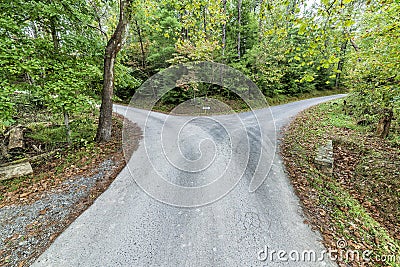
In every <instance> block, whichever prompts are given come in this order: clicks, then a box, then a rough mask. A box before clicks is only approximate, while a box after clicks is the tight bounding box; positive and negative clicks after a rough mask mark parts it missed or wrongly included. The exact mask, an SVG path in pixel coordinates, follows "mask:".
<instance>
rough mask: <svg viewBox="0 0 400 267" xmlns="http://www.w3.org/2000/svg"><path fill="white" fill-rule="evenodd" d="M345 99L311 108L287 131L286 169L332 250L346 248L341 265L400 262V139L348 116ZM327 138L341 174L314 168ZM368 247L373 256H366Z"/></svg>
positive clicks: (308, 215) (284, 142)
mask: <svg viewBox="0 0 400 267" xmlns="http://www.w3.org/2000/svg"><path fill="white" fill-rule="evenodd" d="M342 101H343V100H337V101H335V102H331V103H325V104H321V105H319V106H317V107H314V108H311V109H309V110H307V111H305V112H303V113H302V114H300V115H299V116H298V117H297V118H296V119H295V120H294V121H293V123H292V124H291V125H290V126H289V127H288V128H287V129H286V131H285V135H284V138H283V144H282V154H283V156H284V159H285V164H286V169H287V171H288V174H289V176H290V178H291V180H292V184H293V186H294V188H295V190H296V192H297V194H298V196H299V198H300V199H301V201H302V203H303V206H304V211H305V213H306V215H307V218H308V220H309V222H310V224H311V225H312V226H313V227H314V228H315V229H318V230H319V231H320V232H321V233H322V235H323V238H324V243H325V245H326V247H327V249H333V250H335V249H336V250H339V253H342V254H339V257H338V259H337V261H338V263H339V265H340V266H400V256H399V255H400V204H399V201H400V149H399V145H398V144H397V142H393V140H397V139H398V136H397V135H393V134H392V136H391V140H380V139H378V138H376V137H375V136H374V135H373V134H371V132H370V131H369V129H368V128H365V127H363V126H360V125H357V121H356V120H355V119H354V118H352V117H350V116H347V115H344V114H343V112H342ZM326 140H333V144H334V161H335V162H334V173H333V175H325V174H323V173H321V172H320V171H319V170H318V169H317V168H316V167H315V165H314V158H315V156H316V153H317V149H318V147H319V146H320V145H322V144H324V143H325V142H326ZM339 240H340V241H339ZM338 241H339V242H341V243H340V246H338ZM344 241H345V242H344ZM343 242H344V243H343ZM343 244H344V246H343ZM364 251H367V252H366V253H367V254H370V255H368V256H367V257H365V259H364V258H363V257H362V253H363V252H364ZM354 252H356V254H354ZM346 253H347V254H346ZM352 253H353V256H351V255H350V254H352ZM357 253H358V254H357ZM357 255H359V257H358V258H357ZM368 259H369V261H368Z"/></svg>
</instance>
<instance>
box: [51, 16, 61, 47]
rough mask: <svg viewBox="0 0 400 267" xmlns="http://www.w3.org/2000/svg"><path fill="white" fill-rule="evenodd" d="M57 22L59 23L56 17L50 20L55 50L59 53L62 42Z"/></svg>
mask: <svg viewBox="0 0 400 267" xmlns="http://www.w3.org/2000/svg"><path fill="white" fill-rule="evenodd" d="M56 21H57V18H56V17H55V16H52V17H51V18H50V30H51V38H52V39H53V46H54V50H55V51H56V52H57V51H58V49H59V48H60V42H59V40H58V34H57V28H56Z"/></svg>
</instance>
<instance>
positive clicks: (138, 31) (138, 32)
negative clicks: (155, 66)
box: [135, 19, 146, 69]
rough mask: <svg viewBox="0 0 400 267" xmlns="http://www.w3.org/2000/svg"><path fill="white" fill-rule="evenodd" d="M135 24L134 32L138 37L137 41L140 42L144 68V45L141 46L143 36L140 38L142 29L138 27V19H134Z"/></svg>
mask: <svg viewBox="0 0 400 267" xmlns="http://www.w3.org/2000/svg"><path fill="white" fill-rule="evenodd" d="M135 26H136V32H137V34H138V37H139V43H140V52H141V55H142V68H143V69H144V68H145V65H146V54H145V52H144V46H143V38H142V30H141V29H140V26H139V23H138V21H137V20H136V19H135Z"/></svg>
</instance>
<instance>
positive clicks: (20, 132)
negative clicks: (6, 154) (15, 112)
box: [7, 126, 24, 150]
mask: <svg viewBox="0 0 400 267" xmlns="http://www.w3.org/2000/svg"><path fill="white" fill-rule="evenodd" d="M7 135H8V150H11V149H15V148H23V147H24V128H23V127H22V126H16V127H13V128H11V130H10V131H9V132H8V134H7Z"/></svg>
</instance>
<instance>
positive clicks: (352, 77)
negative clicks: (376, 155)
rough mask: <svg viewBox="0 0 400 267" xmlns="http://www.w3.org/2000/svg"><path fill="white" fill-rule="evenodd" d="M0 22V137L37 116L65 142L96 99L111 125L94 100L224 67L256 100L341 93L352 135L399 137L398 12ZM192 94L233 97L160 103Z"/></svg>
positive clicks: (46, 6) (67, 1)
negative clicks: (364, 129)
mask: <svg viewBox="0 0 400 267" xmlns="http://www.w3.org/2000/svg"><path fill="white" fill-rule="evenodd" d="M0 12H1V17H0V125H1V129H2V131H4V130H5V129H6V128H7V127H9V126H10V125H13V124H16V123H17V122H18V118H19V116H20V115H19V113H20V112H21V110H23V111H25V110H29V111H32V110H33V111H35V112H36V111H37V110H40V111H43V110H45V111H46V112H51V113H52V114H53V116H54V118H56V119H57V120H60V122H61V123H62V124H64V126H65V128H66V136H67V140H68V142H70V141H71V140H69V139H70V136H71V131H74V129H73V128H72V129H71V125H70V120H71V119H73V118H74V116H76V115H77V114H78V115H82V114H89V113H93V112H95V113H96V112H97V111H96V110H97V108H96V105H98V104H99V103H100V100H101V98H102V97H101V96H103V106H104V109H108V114H106V113H104V112H106V111H104V110H103V111H102V116H103V117H104V116H105V117H106V118H108V119H110V116H111V115H110V114H111V113H110V110H109V109H110V105H109V104H107V103H106V104H105V105H104V103H105V102H104V99H105V98H106V101H107V99H109V98H111V97H113V99H114V100H120V101H124V100H125V101H126V100H129V99H130V97H131V96H132V95H133V94H134V92H135V90H136V89H137V88H138V87H139V86H140V85H141V83H142V82H144V81H145V80H146V79H148V78H149V77H150V76H151V75H153V74H155V73H157V72H158V71H160V70H162V69H164V68H167V67H168V66H170V65H172V64H177V63H183V62H189V61H215V62H221V63H225V64H228V65H230V66H232V67H234V68H236V69H238V70H240V71H242V72H243V73H245V74H246V75H247V76H248V77H250V78H251V79H252V80H253V81H254V82H255V83H256V84H257V85H258V86H259V88H260V89H261V90H262V92H263V93H264V95H265V96H266V97H267V98H278V99H279V98H282V97H285V96H299V95H301V94H304V93H308V92H313V91H326V90H332V89H338V88H341V89H349V90H350V91H351V92H352V93H351V96H350V98H349V99H348V101H347V106H346V112H348V113H351V114H353V115H354V116H355V117H357V118H360V123H365V124H368V125H371V127H372V128H371V129H374V131H377V133H378V134H379V135H380V136H382V137H386V136H387V135H388V134H390V130H389V129H391V128H396V127H398V125H397V124H396V120H397V118H398V116H399V111H400V110H399V106H400V105H399V103H400V89H399V81H400V75H399V67H400V66H399V65H400V57H399V53H400V47H399V44H400V43H399V39H400V38H399V37H400V36H399V35H400V29H399V24H400V23H399V21H400V15H399V14H400V4H399V3H398V1H394V0H392V1H390V0H389V1H383V0H382V1H374V0H372V1H371V0H368V1H362V0H317V1H301V0H278V1H270V0H211V1H208V0H207V1H205V0H190V1H189V0H162V1H155V0H129V1H123V0H121V1H107V0H62V1H61V0H51V1H48V0H46V1H44V0H15V1H2V2H1V4H0ZM119 50H120V51H119ZM118 52H119V53H118ZM110 75H111V76H110ZM114 78H115V82H114ZM104 90H108V91H107V92H108V94H106V95H105V94H104ZM113 90H114V96H113ZM192 90H196V94H197V95H202V94H207V95H208V96H213V95H215V96H219V97H224V98H234V97H235V96H232V95H230V94H228V93H226V92H224V90H223V89H221V88H216V89H215V90H213V88H211V89H210V87H205V86H202V85H199V86H191V87H185V88H176V89H175V90H173V91H171V92H170V93H169V94H168V95H166V96H165V97H164V98H163V101H164V102H165V103H173V104H177V103H180V102H182V101H184V100H186V99H189V98H190V97H191V96H192V95H193V93H192V92H191V91H192ZM207 90H208V92H206V91H207ZM102 92H103V95H102ZM101 118H102V117H101ZM104 125H105V124H104V123H100V126H101V127H104ZM109 134H110V132H109V131H103V132H102V131H98V135H97V137H98V138H97V139H98V140H107V139H108V138H109V137H108V135H109Z"/></svg>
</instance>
